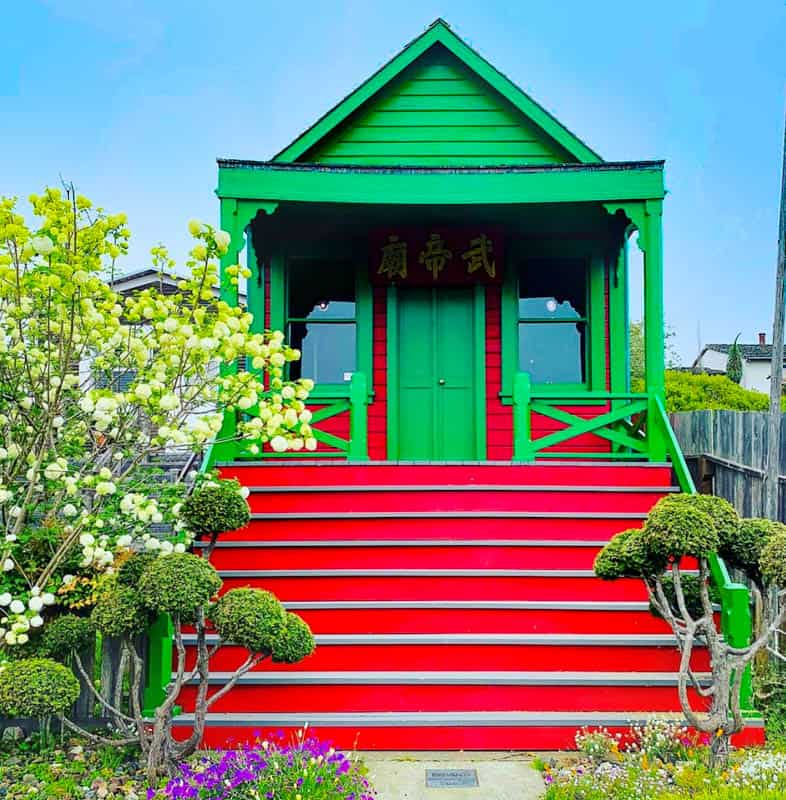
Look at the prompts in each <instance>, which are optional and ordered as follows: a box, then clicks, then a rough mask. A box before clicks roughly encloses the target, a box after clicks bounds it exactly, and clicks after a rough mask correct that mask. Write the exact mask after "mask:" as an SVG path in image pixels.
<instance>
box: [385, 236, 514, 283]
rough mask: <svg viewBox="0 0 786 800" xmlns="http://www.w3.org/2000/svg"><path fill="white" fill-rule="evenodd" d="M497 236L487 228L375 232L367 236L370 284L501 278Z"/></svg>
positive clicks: (480, 280)
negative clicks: (369, 252)
mask: <svg viewBox="0 0 786 800" xmlns="http://www.w3.org/2000/svg"><path fill="white" fill-rule="evenodd" d="M502 245H503V238H502V234H501V233H500V231H499V230H492V229H488V228H478V229H477V230H474V229H463V228H462V229H456V228H423V229H418V230H413V229H401V230H399V229H390V230H384V231H377V232H375V233H374V234H373V235H372V237H371V254H370V271H371V282H372V283H373V284H374V285H376V286H388V285H390V284H396V285H400V286H471V285H473V284H475V283H492V284H499V283H501V282H502V265H503V263H504V260H503V252H502Z"/></svg>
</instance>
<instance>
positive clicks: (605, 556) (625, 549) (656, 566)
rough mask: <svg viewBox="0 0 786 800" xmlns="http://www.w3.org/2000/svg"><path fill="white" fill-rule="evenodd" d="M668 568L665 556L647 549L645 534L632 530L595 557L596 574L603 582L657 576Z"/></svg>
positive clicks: (619, 534) (618, 537) (622, 534)
mask: <svg viewBox="0 0 786 800" xmlns="http://www.w3.org/2000/svg"><path fill="white" fill-rule="evenodd" d="M665 567H666V559H665V558H664V557H663V556H660V555H656V554H653V553H651V552H650V551H649V549H648V548H647V545H646V542H645V540H644V535H643V532H642V531H641V530H640V529H639V528H630V529H628V530H625V531H622V532H621V533H618V534H617V535H616V536H615V537H614V538H613V539H612V540H611V541H610V542H609V543H608V544H607V545H606V546H605V547H604V548H603V549H602V550H601V551H600V552H599V553H598V555H597V556H596V557H595V564H594V569H595V574H596V575H597V576H598V577H599V578H602V579H603V580H607V581H613V580H616V579H617V578H640V577H641V576H642V575H655V574H656V573H658V572H662V571H663V570H664V568H665Z"/></svg>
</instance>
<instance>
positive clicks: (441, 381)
mask: <svg viewBox="0 0 786 800" xmlns="http://www.w3.org/2000/svg"><path fill="white" fill-rule="evenodd" d="M439 385H440V386H444V385H445V379H444V378H440V379H439Z"/></svg>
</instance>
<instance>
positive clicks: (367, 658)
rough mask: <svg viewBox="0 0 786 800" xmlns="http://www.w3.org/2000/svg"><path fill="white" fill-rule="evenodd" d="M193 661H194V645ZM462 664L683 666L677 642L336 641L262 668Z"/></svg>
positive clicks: (231, 654)
mask: <svg viewBox="0 0 786 800" xmlns="http://www.w3.org/2000/svg"><path fill="white" fill-rule="evenodd" d="M245 655H246V653H245V651H244V650H243V649H242V648H239V647H231V646H230V647H222V648H221V649H220V650H219V651H218V653H216V655H215V656H214V657H213V658H212V659H211V662H210V664H211V670H215V671H217V672H229V671H232V670H234V669H236V668H237V667H238V666H239V665H240V664H242V663H243V660H244V658H245ZM187 656H188V659H187V660H188V664H189V666H190V667H192V666H193V663H194V651H193V649H192V648H189V650H188V653H187ZM691 663H692V666H693V669H694V671H696V672H706V671H707V670H708V669H709V660H708V656H707V653H706V651H704V650H697V651H695V653H694V658H693V661H692V662H691ZM457 664H460V665H461V668H462V669H466V670H488V671H493V670H520V669H521V666H522V664H526V666H527V669H528V670H531V671H540V670H546V671H557V670H560V669H564V668H565V665H573V666H576V665H580V667H581V669H582V671H584V672H615V671H617V670H619V668H620V665H622V664H624V665H630V668H631V671H640V672H674V671H675V670H677V669H679V653H678V652H677V649H676V648H675V647H587V646H569V645H561V646H559V647H554V646H547V645H507V644H498V645H484V646H478V645H466V644H464V645H460V644H456V645H396V646H390V645H362V646H361V645H336V646H332V647H324V646H323V647H317V649H316V650H315V651H314V654H313V655H311V656H309V657H308V658H307V659H305V660H304V661H302V662H301V663H300V664H298V665H296V669H295V668H293V667H288V666H285V665H281V664H270V663H268V662H263V663H262V664H260V665H259V667H258V668H257V669H258V670H260V671H265V670H271V671H276V672H293V671H296V670H300V671H313V670H316V671H330V670H353V669H357V668H358V665H362V668H363V669H364V670H437V671H439V670H453V669H455V668H456V665H457Z"/></svg>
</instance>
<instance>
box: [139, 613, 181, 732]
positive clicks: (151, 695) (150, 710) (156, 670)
mask: <svg viewBox="0 0 786 800" xmlns="http://www.w3.org/2000/svg"><path fill="white" fill-rule="evenodd" d="M173 634H174V630H173V628H172V620H171V619H170V618H169V615H167V614H159V615H158V617H157V618H156V620H155V622H154V623H153V624H152V625H151V626H150V627H149V628H148V629H147V658H146V663H145V688H144V689H143V691H142V713H143V714H144V716H146V717H152V716H153V714H155V713H156V709H157V708H158V706H160V705H161V703H162V702H163V701H164V697H166V687H167V686H168V685H169V682H170V681H171V679H172V636H173Z"/></svg>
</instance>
